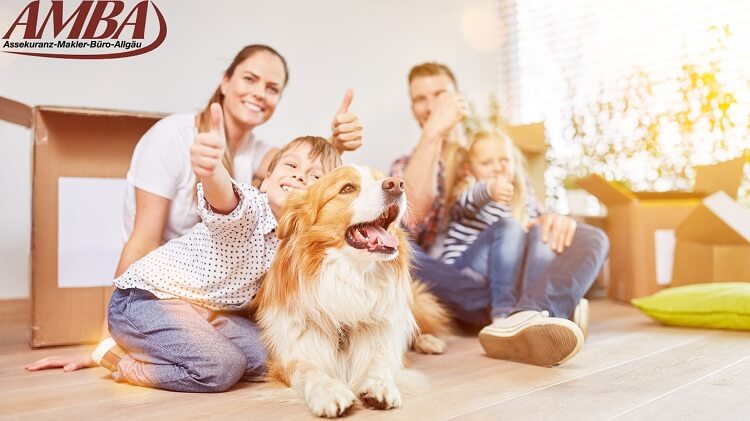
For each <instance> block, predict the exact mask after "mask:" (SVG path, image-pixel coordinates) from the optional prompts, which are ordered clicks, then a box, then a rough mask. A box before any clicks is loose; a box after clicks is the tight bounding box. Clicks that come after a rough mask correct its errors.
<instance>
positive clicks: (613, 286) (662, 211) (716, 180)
mask: <svg viewBox="0 0 750 421" xmlns="http://www.w3.org/2000/svg"><path fill="white" fill-rule="evenodd" d="M744 164H745V160H744V158H738V159H735V160H732V161H727V162H723V163H720V164H716V165H710V166H705V167H698V168H697V169H696V172H697V174H696V182H695V188H694V190H693V191H692V192H659V193H656V192H646V193H636V192H631V191H629V190H627V189H626V188H624V187H622V186H621V185H618V184H616V183H611V182H608V181H606V180H605V179H603V178H602V177H600V176H596V175H592V176H589V177H586V178H584V179H581V180H579V181H578V185H579V186H581V187H582V188H584V189H586V190H587V191H588V192H590V193H591V194H593V195H594V196H596V197H597V198H598V199H599V200H600V201H601V202H602V203H603V204H604V205H605V206H606V207H607V217H606V221H605V230H606V232H607V235H608V236H609V240H610V266H609V267H610V274H609V286H608V291H609V296H610V297H612V298H615V299H618V300H623V301H628V300H630V299H631V298H636V297H642V296H645V295H649V294H652V293H654V292H656V291H658V290H659V289H662V288H664V287H667V286H669V285H670V283H671V279H672V264H673V253H674V245H675V230H676V229H677V228H678V227H679V226H680V224H681V223H682V221H683V220H685V218H687V217H688V215H690V214H691V212H692V211H693V210H694V209H695V208H696V207H698V206H699V205H700V204H701V199H702V198H704V197H706V196H708V195H710V194H712V193H715V192H718V191H724V192H726V193H727V194H728V195H730V196H731V197H736V195H737V189H738V188H739V185H740V181H741V179H742V172H743V166H744ZM684 264H685V265H686V267H685V268H680V269H681V270H683V269H684V270H691V268H692V267H693V264H692V263H691V262H685V263H684Z"/></svg>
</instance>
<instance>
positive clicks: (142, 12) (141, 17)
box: [112, 0, 148, 39]
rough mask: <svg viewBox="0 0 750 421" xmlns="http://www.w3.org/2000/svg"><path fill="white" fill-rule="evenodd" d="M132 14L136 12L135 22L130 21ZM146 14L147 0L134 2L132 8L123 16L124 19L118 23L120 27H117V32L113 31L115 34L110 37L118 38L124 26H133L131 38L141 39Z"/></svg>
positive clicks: (144, 30) (143, 33)
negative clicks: (120, 23) (126, 15)
mask: <svg viewBox="0 0 750 421" xmlns="http://www.w3.org/2000/svg"><path fill="white" fill-rule="evenodd" d="M136 13H137V14H136ZM133 14H136V15H135V22H133V23H130V18H131V17H132V16H133ZM147 14H148V0H144V1H142V2H140V3H138V4H136V5H135V7H134V8H133V10H131V11H130V13H129V14H128V17H126V18H125V21H124V22H122V25H120V29H118V30H117V32H115V34H114V35H112V38H114V39H120V34H121V33H122V30H123V29H125V27H126V26H132V27H133V36H132V39H143V38H144V36H145V34H146V16H147Z"/></svg>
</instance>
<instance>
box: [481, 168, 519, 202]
mask: <svg viewBox="0 0 750 421" xmlns="http://www.w3.org/2000/svg"><path fill="white" fill-rule="evenodd" d="M487 190H488V192H489V194H490V197H491V198H492V200H494V201H495V202H497V203H501V204H503V205H510V202H511V201H512V200H513V195H514V193H515V192H514V188H513V182H511V181H510V180H509V179H508V176H507V175H505V174H500V175H498V176H497V177H495V178H493V179H491V180H490V181H489V182H488V183H487Z"/></svg>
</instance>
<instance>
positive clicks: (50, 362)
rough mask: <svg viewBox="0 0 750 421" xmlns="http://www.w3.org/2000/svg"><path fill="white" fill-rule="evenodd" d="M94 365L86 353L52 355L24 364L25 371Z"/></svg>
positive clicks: (68, 369)
mask: <svg viewBox="0 0 750 421" xmlns="http://www.w3.org/2000/svg"><path fill="white" fill-rule="evenodd" d="M90 367H96V363H95V362H94V360H92V359H91V355H89V354H88V353H81V354H76V355H67V356H63V357H60V356H53V357H46V358H42V359H41V360H37V361H34V362H33V363H31V364H28V365H26V366H25V367H24V368H25V369H26V371H39V370H47V369H49V368H62V370H63V371H76V370H80V369H82V368H90Z"/></svg>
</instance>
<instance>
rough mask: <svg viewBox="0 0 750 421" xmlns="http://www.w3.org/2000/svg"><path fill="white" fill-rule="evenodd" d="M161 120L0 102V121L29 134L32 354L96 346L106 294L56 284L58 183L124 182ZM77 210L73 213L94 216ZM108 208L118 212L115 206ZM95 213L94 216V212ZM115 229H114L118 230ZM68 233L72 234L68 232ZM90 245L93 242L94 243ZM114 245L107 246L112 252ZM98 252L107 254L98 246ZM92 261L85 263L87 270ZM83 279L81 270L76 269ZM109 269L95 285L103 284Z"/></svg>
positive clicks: (84, 208)
mask: <svg viewBox="0 0 750 421" xmlns="http://www.w3.org/2000/svg"><path fill="white" fill-rule="evenodd" d="M161 117H163V115H161V114H154V113H142V112H125V111H114V110H105V109H91V108H75V107H57V106H36V107H30V106H28V105H25V104H22V103H20V102H17V101H13V100H10V99H7V98H2V97H0V119H2V120H5V121H8V122H10V123H14V124H18V125H21V126H24V127H28V128H29V129H31V139H32V142H33V148H32V158H31V159H32V165H31V167H32V193H31V195H32V204H31V212H32V218H31V259H30V265H31V268H30V275H31V311H32V317H31V323H32V326H31V342H32V346H34V347H42V346H52V345H67V344H78V343H86V342H96V341H97V340H98V339H99V336H100V335H101V329H102V321H103V319H104V303H105V302H106V300H108V299H109V297H108V294H109V293H110V291H111V290H110V288H109V287H102V286H98V287H65V286H64V285H63V286H61V284H60V279H59V277H58V267H59V266H58V263H59V262H58V232H59V228H60V227H59V226H58V222H59V219H58V218H59V215H60V209H58V199H59V195H58V193H59V192H58V186H59V185H60V180H61V178H73V177H75V178H76V180H80V179H84V180H86V179H124V178H125V175H126V173H127V170H128V167H129V165H130V157H131V155H132V153H133V149H134V148H135V145H136V143H137V142H138V140H139V139H140V137H141V135H143V133H145V132H146V130H148V129H149V128H150V127H151V125H153V124H154V123H155V122H156V121H157V120H158V119H160V118H161ZM91 199H92V201H93V206H92V205H89V204H86V203H80V204H79V206H77V207H74V208H73V210H74V212H81V213H84V214H83V217H84V218H85V217H87V215H95V214H96V213H97V211H98V209H97V206H96V199H97V198H96V197H94V198H91ZM114 206H119V207H122V199H119V202H118V203H117V204H115V205H114ZM99 211H100V210H99ZM120 225H121V224H118V226H117V228H118V229H119V228H120ZM74 228H75V227H74ZM94 240H96V239H94ZM121 245H122V244H117V245H114V247H117V248H119V247H120V246H121ZM102 247H104V248H107V247H110V248H111V247H113V245H112V244H103V245H102ZM94 263H96V262H92V266H93V264H94ZM79 266H80V267H79V268H78V269H80V271H82V272H85V270H86V266H87V265H86V264H85V263H84V264H82V265H79ZM114 271H115V266H112V268H111V273H110V274H109V277H108V278H104V279H101V280H100V284H102V285H104V284H107V283H108V282H110V283H111V281H112V276H113V275H114Z"/></svg>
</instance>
